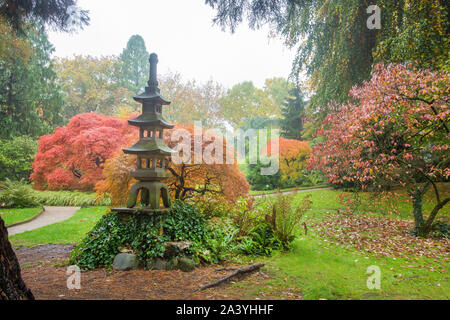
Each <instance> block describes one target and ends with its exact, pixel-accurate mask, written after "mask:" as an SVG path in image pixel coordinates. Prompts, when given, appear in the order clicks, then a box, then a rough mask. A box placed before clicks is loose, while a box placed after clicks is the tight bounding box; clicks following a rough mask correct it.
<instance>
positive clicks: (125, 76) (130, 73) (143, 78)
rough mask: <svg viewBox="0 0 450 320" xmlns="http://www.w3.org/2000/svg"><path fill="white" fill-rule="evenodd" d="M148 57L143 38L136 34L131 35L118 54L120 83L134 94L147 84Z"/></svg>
mask: <svg viewBox="0 0 450 320" xmlns="http://www.w3.org/2000/svg"><path fill="white" fill-rule="evenodd" d="M148 57H149V53H148V52H147V49H146V47H145V42H144V39H143V38H142V37H141V36H140V35H138V34H135V35H133V36H131V38H130V39H129V40H128V42H127V47H126V48H125V49H123V51H122V54H121V55H120V61H121V62H122V66H121V82H122V85H123V86H124V87H125V88H127V89H129V90H131V91H133V92H134V93H136V94H139V93H141V92H142V91H143V90H144V88H145V86H146V84H147V79H148V70H149V66H150V64H149V61H148Z"/></svg>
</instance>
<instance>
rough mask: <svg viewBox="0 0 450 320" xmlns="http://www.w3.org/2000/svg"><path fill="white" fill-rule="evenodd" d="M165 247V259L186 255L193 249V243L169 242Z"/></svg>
mask: <svg viewBox="0 0 450 320" xmlns="http://www.w3.org/2000/svg"><path fill="white" fill-rule="evenodd" d="M165 247H166V248H165V251H164V257H165V258H172V257H176V256H179V255H182V254H183V253H185V251H186V250H187V249H189V248H190V247H191V243H190V242H189V241H177V242H167V243H166V244H165Z"/></svg>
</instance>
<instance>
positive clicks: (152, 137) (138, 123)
mask: <svg viewBox="0 0 450 320" xmlns="http://www.w3.org/2000/svg"><path fill="white" fill-rule="evenodd" d="M157 63H158V56H157V55H156V54H155V53H152V54H151V55H150V80H149V81H148V87H145V91H144V92H143V93H141V94H140V95H138V96H136V97H134V100H136V101H137V102H139V103H141V104H142V114H141V115H139V116H138V117H137V118H135V119H132V120H128V123H129V124H130V125H132V126H135V127H138V128H139V141H138V142H137V143H136V144H135V145H133V146H131V147H129V148H126V149H123V152H124V153H127V154H134V155H136V156H137V168H136V170H135V171H133V172H132V173H131V176H132V177H134V178H136V179H137V180H139V182H136V183H135V184H133V186H132V187H131V191H130V195H129V199H128V203H127V208H115V209H113V211H118V212H134V211H136V210H137V209H139V210H141V211H146V212H155V211H167V210H168V208H169V207H170V197H169V189H168V187H167V185H166V184H165V183H163V182H161V180H163V179H165V178H167V177H168V176H169V173H168V172H166V170H165V167H166V161H167V160H168V159H167V157H168V156H170V155H171V154H172V153H175V151H174V150H172V149H170V148H169V147H168V146H167V145H165V144H164V141H163V130H164V129H171V128H173V127H174V125H173V124H170V123H168V122H166V121H165V120H164V119H163V117H162V106H163V105H168V104H170V101H168V100H167V99H165V98H164V97H163V96H162V95H161V93H160V90H159V88H158V81H157V77H156V65H157ZM138 196H140V201H141V204H142V207H141V206H139V207H136V202H137V200H138ZM161 198H162V202H163V206H161V205H160V203H161Z"/></svg>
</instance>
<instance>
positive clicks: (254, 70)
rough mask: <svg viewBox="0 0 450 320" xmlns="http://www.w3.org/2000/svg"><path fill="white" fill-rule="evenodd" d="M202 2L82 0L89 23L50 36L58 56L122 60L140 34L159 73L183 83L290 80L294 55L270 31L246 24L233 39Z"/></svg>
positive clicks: (186, 0)
mask: <svg viewBox="0 0 450 320" xmlns="http://www.w3.org/2000/svg"><path fill="white" fill-rule="evenodd" d="M204 2H205V1H204V0H79V1H78V3H79V5H80V7H82V8H83V9H86V10H89V11H90V18H91V23H90V25H89V26H88V27H85V28H84V30H80V31H78V32H77V33H75V34H64V33H56V32H50V34H49V38H50V42H51V43H52V44H53V45H54V46H55V49H56V51H55V55H56V56H61V57H71V56H73V55H74V54H83V55H88V54H89V55H93V56H101V55H119V54H120V53H121V52H122V50H123V48H124V47H125V46H126V43H127V41H128V39H129V38H130V37H131V36H132V35H134V34H140V35H141V36H142V37H143V38H144V40H145V43H146V46H147V50H148V51H149V52H150V53H151V52H156V53H157V54H158V57H159V64H158V68H159V69H158V72H159V73H165V72H166V71H168V70H170V71H173V72H179V73H180V74H181V75H182V77H183V78H184V79H196V80H198V81H201V82H204V81H207V80H209V79H213V80H215V81H218V82H220V83H222V84H223V85H225V86H227V87H231V86H232V85H234V84H236V83H238V82H242V81H246V80H251V81H253V82H254V84H255V85H256V86H258V87H262V86H263V84H264V80H265V79H266V78H271V77H274V76H277V77H285V78H287V77H288V76H289V73H290V70H291V63H292V60H293V57H294V52H293V51H290V50H288V49H287V48H285V47H284V46H283V44H282V41H281V40H279V39H273V38H271V39H269V38H268V28H264V29H261V30H256V31H253V30H250V29H249V28H248V26H247V24H242V25H241V26H240V27H239V28H238V29H237V31H236V32H235V33H234V34H231V33H230V32H229V31H228V30H227V31H222V30H221V28H220V27H219V26H215V25H214V26H213V24H212V19H213V17H214V13H215V12H214V10H212V9H211V8H210V7H209V6H207V5H205V3H204Z"/></svg>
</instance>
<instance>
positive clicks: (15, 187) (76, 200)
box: [0, 178, 111, 208]
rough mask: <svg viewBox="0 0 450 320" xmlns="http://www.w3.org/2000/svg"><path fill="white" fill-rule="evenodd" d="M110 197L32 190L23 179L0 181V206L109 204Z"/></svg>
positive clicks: (84, 193) (92, 193)
mask: <svg viewBox="0 0 450 320" xmlns="http://www.w3.org/2000/svg"><path fill="white" fill-rule="evenodd" d="M110 204H111V198H109V197H103V198H102V199H98V197H97V194H95V193H94V192H77V191H40V190H34V189H33V188H32V186H31V185H30V184H28V183H27V182H26V181H25V180H24V179H21V180H20V181H11V180H9V179H8V178H7V179H6V180H5V181H4V182H2V183H0V207H14V208H27V207H36V206H40V205H41V206H71V207H87V206H109V205H110Z"/></svg>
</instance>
